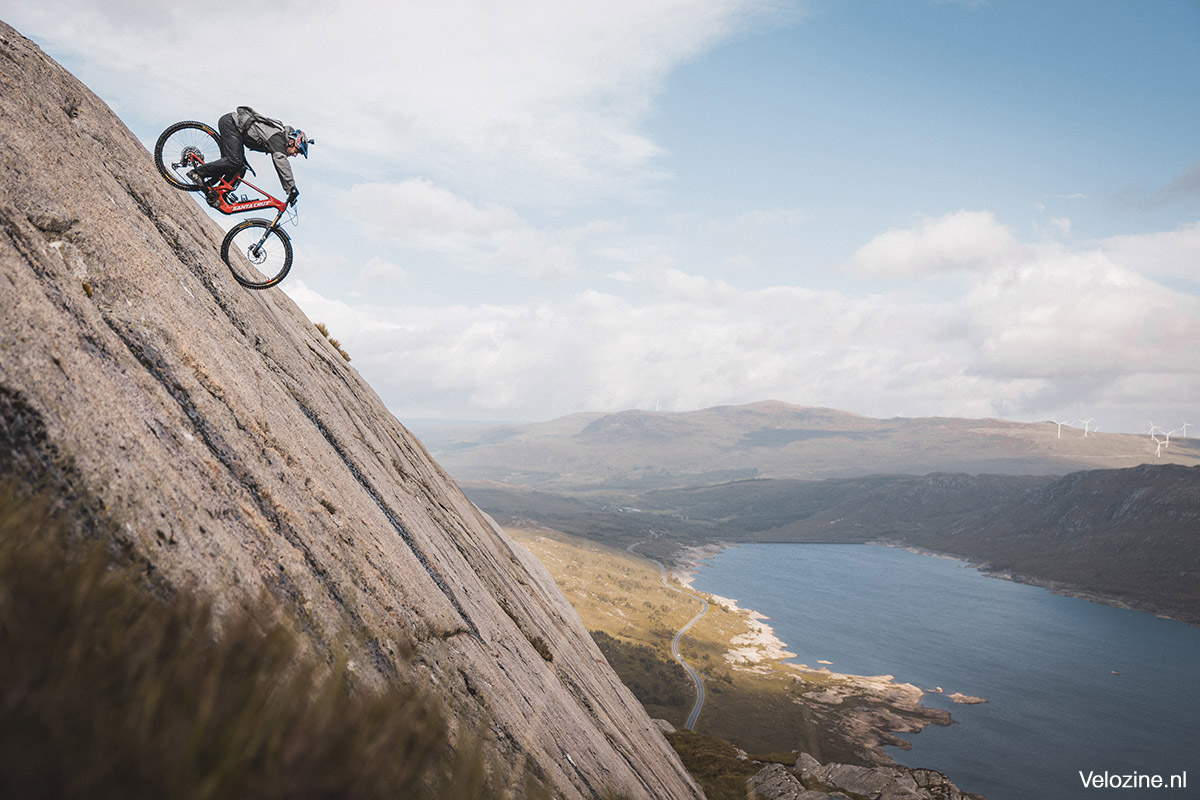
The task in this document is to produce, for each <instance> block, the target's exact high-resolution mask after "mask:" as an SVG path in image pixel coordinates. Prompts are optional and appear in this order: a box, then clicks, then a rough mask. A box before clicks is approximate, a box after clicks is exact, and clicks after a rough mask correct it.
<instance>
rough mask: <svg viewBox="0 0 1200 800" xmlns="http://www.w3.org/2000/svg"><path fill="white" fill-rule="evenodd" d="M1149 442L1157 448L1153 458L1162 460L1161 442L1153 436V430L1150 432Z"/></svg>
mask: <svg viewBox="0 0 1200 800" xmlns="http://www.w3.org/2000/svg"><path fill="white" fill-rule="evenodd" d="M1150 441H1152V442H1154V443H1155V444H1157V445H1158V447H1156V448H1155V449H1154V457H1155V458H1162V449H1163V440H1162V439H1159V438H1158V437H1157V436H1155V435H1154V430H1153V429H1151V431H1150Z"/></svg>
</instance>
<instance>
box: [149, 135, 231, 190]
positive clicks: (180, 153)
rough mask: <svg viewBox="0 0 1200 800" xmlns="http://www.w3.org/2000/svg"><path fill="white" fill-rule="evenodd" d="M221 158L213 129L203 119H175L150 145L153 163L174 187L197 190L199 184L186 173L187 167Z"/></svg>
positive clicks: (191, 167) (192, 167) (219, 141)
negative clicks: (199, 120)
mask: <svg viewBox="0 0 1200 800" xmlns="http://www.w3.org/2000/svg"><path fill="white" fill-rule="evenodd" d="M220 157H221V140H220V139H219V138H218V137H217V132H216V131H214V130H213V129H212V128H211V127H209V126H208V125H205V124H204V123H203V122H196V121H195V120H188V121H186V122H176V123H175V124H174V125H172V126H171V127H169V128H167V129H166V130H165V131H163V132H162V135H161V136H159V137H158V142H156V143H155V145H154V165H155V166H156V167H158V171H159V173H160V174H161V175H162V176H163V177H164V178H166V179H167V183H169V184H171V185H172V186H174V187H175V188H176V189H183V190H184V191H188V192H198V191H200V189H201V188H203V187H201V186H200V185H199V184H197V183H193V182H192V179H191V178H189V177H188V176H187V174H188V170H191V169H194V168H195V167H197V166H199V165H200V164H207V163H209V162H210V161H216V160H217V159H219V158H220Z"/></svg>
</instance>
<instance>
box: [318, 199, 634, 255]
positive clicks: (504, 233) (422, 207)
mask: <svg viewBox="0 0 1200 800" xmlns="http://www.w3.org/2000/svg"><path fill="white" fill-rule="evenodd" d="M340 204H341V206H342V210H343V213H344V215H345V216H346V217H347V218H349V219H352V220H353V221H354V224H356V225H357V226H358V227H359V229H360V230H361V231H362V232H363V233H365V234H366V235H367V236H368V237H370V238H371V239H373V240H375V241H377V242H381V243H385V244H388V245H392V246H400V247H405V248H416V249H419V250H425V251H429V252H433V253H438V254H441V255H445V256H451V257H453V258H454V259H455V260H456V263H457V264H458V266H465V267H469V268H472V269H476V270H486V269H504V270H507V271H511V272H512V273H514V274H520V275H526V276H532V277H539V278H558V277H562V276H564V275H567V274H569V273H571V272H573V271H574V270H575V269H576V267H577V261H578V259H577V254H576V251H577V249H578V247H579V246H580V245H581V244H582V243H584V242H587V241H588V240H591V239H594V238H596V237H600V236H604V235H606V234H608V233H611V232H613V231H616V230H619V228H620V226H619V225H616V224H614V223H609V222H607V221H604V220H596V221H592V222H588V223H584V224H581V225H577V226H568V227H561V228H553V227H546V226H543V227H537V226H534V225H531V224H530V223H528V222H526V221H525V220H524V219H522V217H521V216H520V215H519V214H518V213H517V212H515V211H513V210H512V209H511V208H507V207H505V206H502V205H500V204H498V203H494V202H485V203H480V204H476V203H472V202H471V201H469V200H466V199H464V198H462V197H459V196H458V195H456V194H454V193H453V192H451V191H449V190H447V189H444V188H442V187H439V186H435V185H434V183H433V182H432V181H430V180H428V179H424V178H412V179H408V180H404V181H401V182H400V183H395V184H387V183H369V184H359V185H357V186H354V187H353V188H352V189H350V191H348V192H346V193H345V194H344V195H343V196H342V198H341V200H340Z"/></svg>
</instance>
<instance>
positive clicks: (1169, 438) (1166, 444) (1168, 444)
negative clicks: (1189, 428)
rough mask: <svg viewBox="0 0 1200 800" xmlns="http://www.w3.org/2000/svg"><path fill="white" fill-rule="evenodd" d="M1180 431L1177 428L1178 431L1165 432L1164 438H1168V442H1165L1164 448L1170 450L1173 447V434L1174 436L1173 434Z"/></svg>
mask: <svg viewBox="0 0 1200 800" xmlns="http://www.w3.org/2000/svg"><path fill="white" fill-rule="evenodd" d="M1178 431H1179V428H1176V429H1175V430H1173V431H1165V432H1163V436H1165V437H1167V439H1166V441H1165V442H1163V446H1164V447H1167V448H1170V447H1171V434H1172V433H1177V432H1178Z"/></svg>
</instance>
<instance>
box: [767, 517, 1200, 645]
mask: <svg viewBox="0 0 1200 800" xmlns="http://www.w3.org/2000/svg"><path fill="white" fill-rule="evenodd" d="M746 544H749V543H748V542H747V543H746ZM772 544H774V543H772ZM780 544H807V543H806V542H781V543H780ZM863 544H868V545H875V546H879V547H894V548H896V549H898V550H907V551H908V552H910V553H916V554H917V555H923V556H932V557H934V558H945V559H949V560H950V561H958V562H960V563H962V564H966V565H967V566H969V567H972V568H973V569H976V570H978V571H979V572H982V573H983V574H984V575H985V576H987V577H989V578H996V579H998V580H1003V581H1010V582H1011V583H1021V584H1024V585H1026V586H1037V587H1039V588H1041V589H1047V590H1049V591H1051V592H1054V593H1055V594H1057V595H1061V596H1062V597H1073V598H1075V599H1077V600H1086V601H1087V602H1089V603H1098V604H1100V605H1103V606H1109V607H1110V608H1122V609H1125V610H1126V611H1137V612H1139V613H1142V614H1151V615H1153V616H1155V617H1158V618H1159V619H1166V620H1171V621H1172V622H1182V623H1184V624H1186V625H1193V626H1197V627H1200V617H1198V618H1196V619H1192V618H1190V617H1187V616H1181V615H1179V614H1177V613H1174V612H1172V611H1169V610H1167V609H1164V608H1162V607H1161V606H1157V605H1155V604H1154V603H1152V602H1150V601H1149V600H1139V599H1136V598H1135V599H1130V598H1121V597H1117V596H1115V595H1112V594H1108V593H1105V592H1100V591H1096V590H1094V589H1084V588H1082V587H1080V586H1077V585H1075V584H1073V583H1069V582H1067V581H1056V580H1052V579H1050V578H1038V577H1035V576H1032V575H1025V574H1022V573H1019V572H1013V571H1012V570H1007V569H1000V568H998V567H996V566H994V565H993V564H990V563H988V562H987V561H983V560H981V559H977V558H972V557H970V556H963V555H958V554H956V553H947V552H944V551H941V550H930V549H929V548H928V547H922V546H921V545H916V544H909V543H908V542H905V541H903V540H901V539H872V540H870V541H867V542H863Z"/></svg>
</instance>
